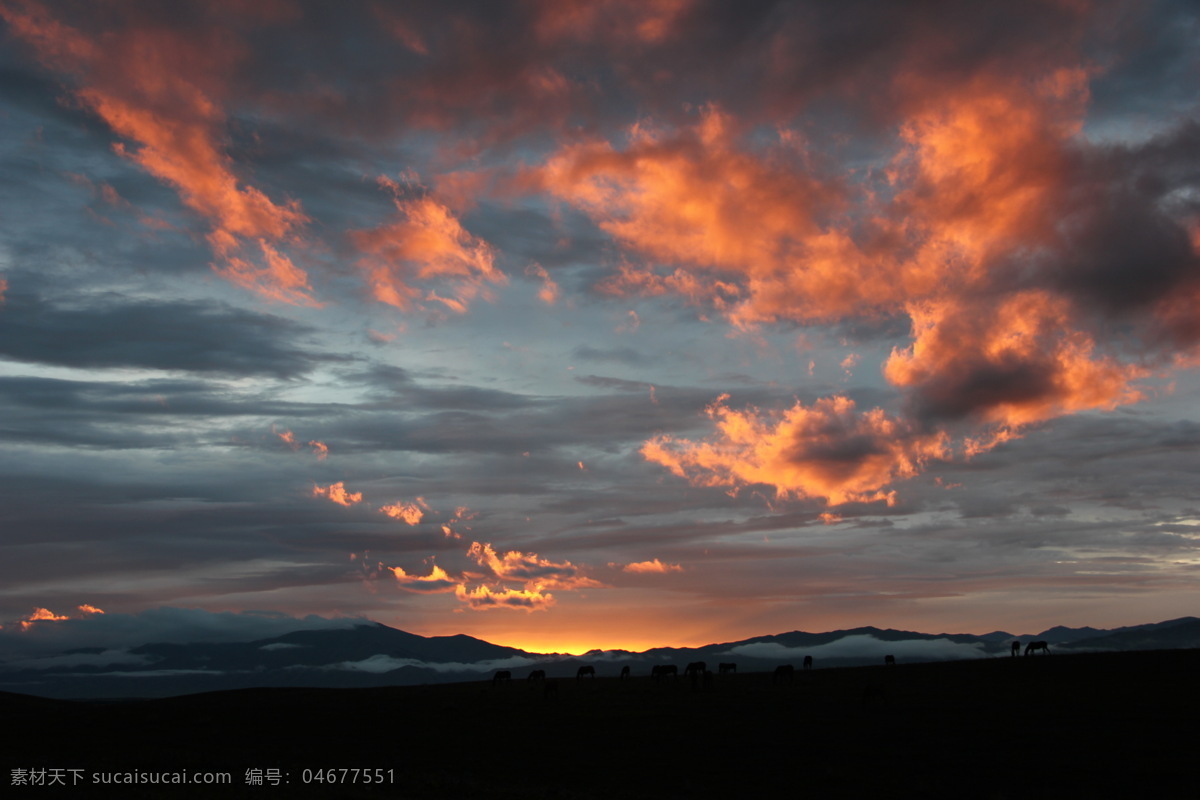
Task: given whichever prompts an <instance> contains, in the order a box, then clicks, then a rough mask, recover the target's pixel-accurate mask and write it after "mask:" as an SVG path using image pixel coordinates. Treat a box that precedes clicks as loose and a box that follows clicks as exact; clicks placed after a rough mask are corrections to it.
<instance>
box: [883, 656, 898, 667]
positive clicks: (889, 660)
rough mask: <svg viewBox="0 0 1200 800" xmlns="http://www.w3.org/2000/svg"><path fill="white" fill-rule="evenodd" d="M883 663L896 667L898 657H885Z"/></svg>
mask: <svg viewBox="0 0 1200 800" xmlns="http://www.w3.org/2000/svg"><path fill="white" fill-rule="evenodd" d="M883 663H884V664H885V665H886V666H889V667H894V666H896V657H895V656H893V655H886V656H884V657H883Z"/></svg>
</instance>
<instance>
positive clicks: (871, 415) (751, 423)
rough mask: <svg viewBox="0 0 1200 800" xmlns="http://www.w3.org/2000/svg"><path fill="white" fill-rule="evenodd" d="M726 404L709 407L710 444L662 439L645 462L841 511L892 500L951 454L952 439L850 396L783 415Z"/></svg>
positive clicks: (650, 446) (705, 482)
mask: <svg viewBox="0 0 1200 800" xmlns="http://www.w3.org/2000/svg"><path fill="white" fill-rule="evenodd" d="M726 399H727V398H726V397H725V396H722V397H721V398H719V399H718V400H717V402H716V403H714V404H713V405H712V406H710V407H709V409H708V413H709V416H710V417H712V419H713V420H714V421H715V423H716V428H717V430H716V432H715V434H714V435H713V436H712V437H711V438H710V439H709V440H708V441H699V442H693V441H689V440H676V439H673V438H671V437H669V436H659V437H656V438H654V439H651V440H650V441H648V442H646V443H645V444H644V445H643V446H642V450H641V452H642V455H643V457H645V458H646V459H647V460H648V461H651V462H654V463H658V464H661V465H663V466H665V467H666V468H667V469H669V470H671V472H673V473H675V474H676V475H679V476H680V477H683V478H687V479H688V480H690V481H691V482H692V483H694V484H697V485H702V486H720V487H727V488H730V489H733V490H736V489H739V488H741V487H745V486H750V485H754V484H766V485H769V486H773V487H775V490H776V492H777V493H778V494H779V496H780V497H785V498H786V497H791V496H795V497H816V498H824V499H825V500H827V501H828V502H829V503H830V504H833V505H838V504H841V503H848V502H851V501H862V502H872V501H877V500H886V501H888V502H892V500H893V493H890V492H885V491H884V487H886V486H887V485H889V484H890V483H892V482H893V481H895V480H897V479H900V478H908V477H911V476H913V475H915V474H917V472H918V470H919V469H920V468H921V467H922V466H923V465H924V464H925V463H926V462H927V461H929V460H931V459H937V458H944V457H946V456H947V455H948V454H949V452H948V448H947V442H946V439H947V437H946V435H945V434H942V433H936V432H923V431H920V430H919V429H917V428H916V427H915V426H914V425H913V424H912V423H910V422H906V421H905V420H903V419H898V418H894V417H890V416H888V415H887V414H886V413H885V412H884V411H883V410H882V409H878V408H876V409H872V410H870V411H866V412H860V411H858V410H857V408H856V407H855V403H854V401H853V400H850V399H849V398H846V397H830V398H823V399H820V400H818V401H816V402H815V403H814V404H813V405H811V406H805V405H803V404H802V403H800V402H797V403H796V404H795V406H793V407H792V408H791V409H789V410H787V411H784V412H782V413H780V412H760V411H759V410H758V409H754V408H749V409H747V410H745V411H734V410H732V409H730V408H729V407H728V406H726V405H725V400H726Z"/></svg>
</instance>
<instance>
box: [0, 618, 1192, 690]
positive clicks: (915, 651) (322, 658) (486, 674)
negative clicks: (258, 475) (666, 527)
mask: <svg viewBox="0 0 1200 800" xmlns="http://www.w3.org/2000/svg"><path fill="white" fill-rule="evenodd" d="M1014 640H1020V641H1023V642H1025V643H1028V642H1030V641H1035V640H1038V641H1046V642H1048V643H1049V645H1050V651H1051V652H1052V653H1054V652H1065V653H1070V652H1072V651H1075V652H1089V651H1103V650H1162V649H1178V648H1200V619H1197V618H1195V617H1182V618H1180V619H1174V620H1168V621H1165V622H1158V623H1150V624H1145V625H1133V626H1128V627H1122V628H1115V629H1112V630H1098V629H1096V628H1087V627H1085V628H1067V627H1061V626H1058V627H1054V628H1049V629H1047V630H1045V631H1042V632H1041V633H1038V634H1031V635H1022V636H1014V635H1013V634H1010V633H1007V632H1005V631H994V632H992V633H988V634H985V635H982V636H977V635H974V634H945V633H939V634H929V633H917V632H913V631H898V630H892V629H881V628H875V627H870V626H868V627H860V628H851V629H848V630H837V631H828V632H825V633H806V632H804V631H791V632H789V633H780V634H773V635H766V636H754V637H751V638H748V639H742V640H740V641H736V642H723V643H714V644H708V645H704V646H701V647H695V648H673V647H657V648H652V649H650V650H646V651H644V652H641V653H635V652H630V651H626V650H610V651H600V650H593V651H591V652H589V653H587V654H585V655H583V656H569V655H562V654H544V653H530V652H526V651H524V650H520V649H518V648H514V647H505V646H502V645H495V644H491V643H490V642H486V641H483V640H481V639H476V638H474V637H471V636H465V635H461V634H460V635H455V636H433V637H426V636H419V635H417V634H413V633H407V632H405V631H402V630H397V629H395V628H390V627H388V626H386V625H382V624H379V623H369V624H361V625H356V626H354V627H349V628H327V629H310V630H299V631H294V632H291V633H287V634H284V635H281V636H276V637H272V638H266V639H254V640H251V641H245V642H223V643H213V642H193V643H185V644H176V643H164V642H152V643H147V644H143V645H140V646H137V647H133V648H129V649H127V650H109V649H106V648H103V647H79V648H75V649H72V650H65V651H63V652H62V653H60V654H58V655H57V656H50V657H45V656H43V657H41V658H36V659H29V660H25V661H23V662H22V661H18V662H14V663H8V664H0V692H3V691H8V692H19V693H24V694H31V695H40V696H43V697H58V698H88V697H91V698H119V697H134V696H145V697H164V696H170V695H177V694H189V693H195V692H201V691H217V690H227V689H240V688H252V687H269V686H278V687H286V686H313V687H330V688H348V687H371V686H389V685H413V684H429V683H446V682H461V681H478V680H486V679H489V678H490V677H491V675H492V673H493V672H494V671H495V670H497V669H506V670H511V671H513V677H514V678H518V679H519V678H521V677H523V676H524V675H527V674H528V671H529V670H531V669H533V668H534V667H536V668H538V669H542V670H544V671H545V672H546V675H547V676H548V677H551V678H554V677H560V678H568V677H574V675H575V674H576V671H577V670H578V668H579V667H580V666H585V665H587V666H595V669H596V674H597V675H598V676H600V677H615V676H616V675H617V673H618V672H620V670H621V668H622V667H623V666H628V667H629V668H630V670H631V672H632V674H633V676H634V677H639V676H649V675H650V673H651V670H652V668H653V667H654V666H655V665H661V664H675V665H677V666H678V667H679V668H680V669H682V667H683V666H684V665H686V664H688V663H691V662H694V661H706V662H708V663H710V664H715V663H718V662H735V663H737V665H738V672H739V674H740V673H745V672H768V671H772V670H774V669H775V667H776V666H778V665H780V664H793V665H799V664H800V663H801V662H802V661H803V659H804V656H806V655H811V656H812V657H813V658H814V660H815V665H816V668H817V669H820V668H823V667H832V666H863V665H876V664H880V663H882V658H883V655H884V654H887V655H895V656H896V660H897V662H898V663H900V664H904V663H916V662H921V661H951V660H963V659H979V658H989V657H1007V656H1008V655H1009V653H1010V644H1011V642H1012V641H1014Z"/></svg>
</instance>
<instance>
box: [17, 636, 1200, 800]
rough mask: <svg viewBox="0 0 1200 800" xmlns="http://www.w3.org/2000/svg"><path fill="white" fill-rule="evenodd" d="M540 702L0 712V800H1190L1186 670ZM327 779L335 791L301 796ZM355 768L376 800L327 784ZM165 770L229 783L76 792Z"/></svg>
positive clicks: (1197, 780) (1199, 733) (618, 693)
mask: <svg viewBox="0 0 1200 800" xmlns="http://www.w3.org/2000/svg"><path fill="white" fill-rule="evenodd" d="M710 666H711V665H710ZM555 686H556V696H555V695H550V696H547V694H546V693H545V691H544V690H543V688H542V687H541V686H539V685H535V684H531V683H528V682H526V681H514V682H512V683H511V684H509V685H502V686H498V687H495V688H493V687H492V686H491V684H490V683H485V682H481V683H463V684H447V685H436V686H428V687H397V688H390V689H260V690H247V691H237V692H220V693H212V694H203V695H190V696H185V697H177V698H171V699H166V700H145V701H128V702H116V703H114V702H104V703H87V702H71V701H52V700H43V699H39V698H33V697H27V696H22V695H0V714H2V715H3V716H2V717H0V718H2V719H3V721H4V728H5V729H6V732H7V733H8V734H9V735H8V736H6V737H5V738H6V739H7V740H8V741H9V742H10V744H9V745H7V746H5V747H4V749H3V751H0V753H2V755H0V761H2V762H3V763H2V765H0V766H2V767H3V771H4V774H3V775H0V785H2V786H3V788H2V789H0V795H3V796H5V797H13V798H17V797H50V796H57V797H68V796H85V795H86V796H97V795H99V794H100V793H101V792H103V791H104V790H106V789H107V790H108V791H107V794H108V796H121V797H258V798H273V799H274V800H283V798H291V797H352V798H370V797H400V798H476V797H478V798H489V800H509V799H510V798H511V799H513V800H516V799H517V798H530V799H533V798H561V800H573V799H575V798H606V799H607V798H622V799H623V798H656V800H657V799H662V798H707V797H722V798H758V797H763V798H775V797H799V796H812V797H856V798H857V797H866V796H872V795H874V796H876V797H917V796H920V797H979V798H1030V797H1063V796H1068V797H1120V798H1126V797H1144V798H1176V797H1177V798H1196V797H1200V771H1198V770H1197V768H1196V767H1195V763H1196V756H1197V750H1198V746H1200V650H1180V651H1163V652H1153V653H1113V654H1093V655H1062V654H1059V655H1053V656H1049V657H1046V656H1034V657H1028V658H1026V657H1021V658H1015V659H990V660H982V661H963V662H952V663H940V664H911V665H907V664H899V665H897V666H894V667H883V666H879V667H869V668H855V669H827V670H821V669H817V670H813V671H812V672H810V673H800V672H798V673H797V674H796V676H795V680H794V681H793V682H791V683H776V682H774V681H773V679H772V676H771V675H763V674H745V675H723V676H713V679H712V681H711V683H710V684H709V685H708V686H704V685H700V686H696V687H693V686H692V685H691V684H690V683H689V682H688V681H687V680H686V679H683V678H681V679H680V680H679V681H678V682H671V681H667V682H664V683H661V684H656V683H654V682H652V681H651V680H650V679H649V678H635V679H633V680H632V681H624V682H621V681H618V680H615V679H611V678H608V679H599V680H595V681H588V680H587V679H584V680H583V681H580V682H577V681H575V680H570V681H563V680H559V681H557V682H556V684H555ZM329 769H334V770H341V769H346V770H349V771H348V772H346V773H344V774H343V773H341V772H340V771H339V772H337V773H334V775H333V777H335V778H336V779H337V781H339V783H332V782H329V781H326V782H318V781H316V780H315V771H317V770H329ZM354 769H360V770H367V769H369V770H371V774H372V777H375V778H379V777H382V778H383V779H384V781H385V782H384V783H382V784H379V783H373V784H370V785H365V784H363V783H362V782H361V781H362V780H363V779H364V777H365V775H364V773H359V776H358V781H359V782H358V783H357V784H350V783H345V782H343V781H349V780H351V779H352V778H353V777H354V774H353V772H352V771H353V770H354ZM20 770H44V771H45V772H44V773H43V774H44V776H45V777H44V780H45V782H46V783H49V782H50V781H51V780H52V776H53V774H54V772H53V771H54V770H59V772H58V774H59V775H60V776H62V778H63V780H64V782H65V783H67V784H68V786H62V785H56V786H49V785H40V786H22V785H14V781H16V782H17V783H18V784H19V782H20V775H22V774H27V773H19V772H18V771H20ZM70 770H79V772H74V773H72V772H70ZM249 770H258V771H260V772H261V774H262V775H263V777H264V783H263V784H262V785H256V784H248V783H247V774H248V771H249ZM269 770H277V771H278V772H277V773H271V772H269ZM376 770H380V771H382V772H376ZM179 771H186V772H187V773H189V774H192V773H196V772H204V771H213V772H226V773H229V774H230V776H231V778H230V780H231V783H230V784H228V785H226V786H222V787H214V786H186V785H182V786H181V785H174V786H162V785H138V784H125V785H122V786H107V787H105V786H93V785H92V781H93V773H99V772H118V773H130V772H143V773H149V772H169V773H175V772H179ZM306 771H307V773H306ZM251 774H252V773H251ZM323 774H324V775H325V776H329V773H328V772H325V773H323ZM275 775H277V777H278V780H279V785H272V783H271V779H272V777H273V776H275ZM76 776H78V777H77V778H76ZM306 779H307V782H306ZM35 780H36V779H35ZM73 782H74V783H75V785H74V786H70V785H69V784H71V783H73ZM114 790H115V791H114Z"/></svg>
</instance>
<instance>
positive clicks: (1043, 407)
mask: <svg viewBox="0 0 1200 800" xmlns="http://www.w3.org/2000/svg"><path fill="white" fill-rule="evenodd" d="M1069 313H1070V309H1069V305H1068V302H1067V301H1066V300H1065V299H1063V298H1061V297H1055V296H1054V295H1051V294H1049V293H1047V292H1044V291H1026V292H1020V293H1015V294H1012V295H1010V296H1009V297H1008V298H1006V299H1002V300H999V301H998V302H997V304H996V305H993V306H991V307H990V308H989V309H988V310H987V313H986V314H985V313H982V310H981V309H979V308H977V307H975V305H974V304H971V303H959V302H956V301H954V300H950V299H947V300H942V301H930V302H927V303H924V304H920V305H917V304H914V305H913V306H912V307H910V310H909V315H910V316H911V317H912V319H913V328H914V331H915V338H914V341H913V343H912V345H911V346H909V347H908V348H905V349H902V350H901V349H896V350H893V352H892V354H891V356H890V357H889V358H888V360H887V362H886V363H885V365H884V375H885V376H886V377H887V379H888V380H889V381H890V382H891V383H893V384H894V385H896V386H900V387H903V388H906V389H910V390H911V391H912V394H913V398H914V403H915V404H916V411H917V413H918V414H920V415H922V416H926V417H930V418H936V419H956V418H963V417H972V418H974V420H976V421H980V422H984V423H987V424H990V425H993V426H996V428H997V429H998V430H1008V431H1016V430H1017V429H1019V428H1021V427H1023V426H1027V425H1030V424H1032V423H1035V422H1041V421H1044V420H1047V419H1052V418H1054V417H1057V416H1061V415H1063V414H1069V413H1073V412H1077V411H1083V410H1086V409H1093V408H1099V409H1112V408H1115V407H1116V406H1118V405H1121V404H1126V403H1135V402H1137V401H1138V400H1140V399H1141V397H1142V395H1141V393H1140V392H1139V391H1138V390H1137V389H1136V388H1134V387H1133V386H1132V385H1131V382H1132V381H1134V380H1136V379H1138V378H1143V377H1146V376H1147V375H1148V370H1147V369H1145V368H1144V367H1142V366H1140V365H1137V364H1122V363H1120V362H1118V361H1117V360H1116V359H1115V358H1111V357H1103V356H1098V355H1096V353H1095V342H1094V341H1093V340H1092V338H1091V337H1090V336H1089V335H1088V334H1086V333H1085V332H1083V331H1081V330H1076V329H1073V325H1072V321H1071V319H1070V318H1069ZM1000 440H1001V441H1002V440H1003V438H1001V439H1000Z"/></svg>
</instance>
